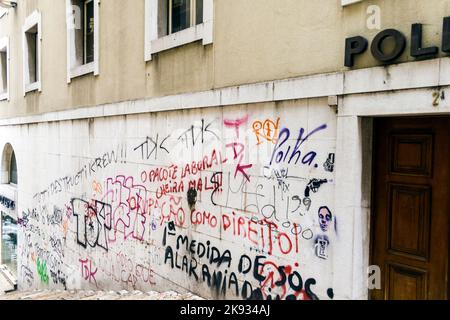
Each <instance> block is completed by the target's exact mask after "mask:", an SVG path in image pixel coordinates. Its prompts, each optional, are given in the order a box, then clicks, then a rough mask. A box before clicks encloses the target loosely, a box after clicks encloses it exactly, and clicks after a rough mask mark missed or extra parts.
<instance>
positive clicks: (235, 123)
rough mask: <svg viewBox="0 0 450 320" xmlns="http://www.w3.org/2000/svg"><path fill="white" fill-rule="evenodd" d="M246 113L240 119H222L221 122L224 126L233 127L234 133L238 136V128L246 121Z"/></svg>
mask: <svg viewBox="0 0 450 320" xmlns="http://www.w3.org/2000/svg"><path fill="white" fill-rule="evenodd" d="M248 118H249V117H248V115H246V116H245V117H244V118H242V119H236V120H224V121H223V124H224V125H225V127H230V128H234V129H235V130H236V135H237V137H238V138H239V128H240V127H241V126H242V125H243V124H245V123H247V122H248Z"/></svg>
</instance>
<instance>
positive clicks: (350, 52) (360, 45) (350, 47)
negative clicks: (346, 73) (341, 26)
mask: <svg viewBox="0 0 450 320" xmlns="http://www.w3.org/2000/svg"><path fill="white" fill-rule="evenodd" d="M367 46H368V42H367V40H366V39H365V38H363V37H359V36H358V37H353V38H347V39H346V40H345V66H346V67H353V65H354V61H355V59H354V58H355V55H357V54H361V53H363V52H364V51H366V50H367Z"/></svg>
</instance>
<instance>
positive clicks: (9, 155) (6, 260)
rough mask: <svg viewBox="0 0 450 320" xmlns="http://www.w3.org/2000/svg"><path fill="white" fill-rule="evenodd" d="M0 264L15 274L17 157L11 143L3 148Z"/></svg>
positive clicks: (0, 200)
mask: <svg viewBox="0 0 450 320" xmlns="http://www.w3.org/2000/svg"><path fill="white" fill-rule="evenodd" d="M0 182H1V183H0V219H1V220H0V235H1V238H0V243H1V244H0V253H1V256H0V258H1V260H0V264H1V265H6V267H7V268H8V270H9V271H10V272H11V273H12V274H13V275H14V276H16V275H17V220H18V215H17V186H18V172H17V159H16V153H15V152H14V149H13V147H12V146H11V144H9V143H8V144H7V145H6V146H5V147H4V149H3V154H2V164H1V181H0Z"/></svg>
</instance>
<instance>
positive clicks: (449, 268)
mask: <svg viewBox="0 0 450 320" xmlns="http://www.w3.org/2000/svg"><path fill="white" fill-rule="evenodd" d="M433 117H435V118H439V117H447V118H448V117H449V115H448V114H442V115H419V116H417V115H408V116H391V117H385V116H383V117H376V118H375V117H374V118H372V121H373V123H374V122H375V119H386V118H399V119H405V118H416V119H420V118H433ZM375 130H376V127H375V125H374V124H373V127H372V145H373V147H372V163H374V162H375V161H376V159H377V156H378V150H377V149H376V148H375V146H376V145H377V143H378V139H379V137H378V136H377V135H375ZM448 138H449V139H450V135H449V137H448ZM449 165H450V163H449ZM376 171H377V169H376V168H375V166H372V172H371V175H370V178H371V188H372V192H371V210H370V244H369V250H370V254H369V265H373V264H374V249H375V232H374V230H375V221H376V219H375V217H376V212H377V201H376V191H375V187H376V173H377V172H376ZM448 214H449V215H450V212H448ZM449 230H450V218H449ZM448 242H449V243H450V232H449V236H448ZM447 279H448V280H447V282H448V283H447V297H448V299H449V300H450V246H449V248H448V254H447ZM385 285H386V284H385ZM368 299H369V300H371V291H370V290H368Z"/></svg>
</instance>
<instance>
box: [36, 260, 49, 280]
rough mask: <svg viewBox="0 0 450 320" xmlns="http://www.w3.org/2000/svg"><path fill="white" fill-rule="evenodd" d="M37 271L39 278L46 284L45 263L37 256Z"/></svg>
mask: <svg viewBox="0 0 450 320" xmlns="http://www.w3.org/2000/svg"><path fill="white" fill-rule="evenodd" d="M36 266H37V272H38V274H39V278H41V281H42V282H43V283H45V284H48V274H47V263H46V262H45V261H41V260H40V259H39V258H38V259H37V262H36Z"/></svg>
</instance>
